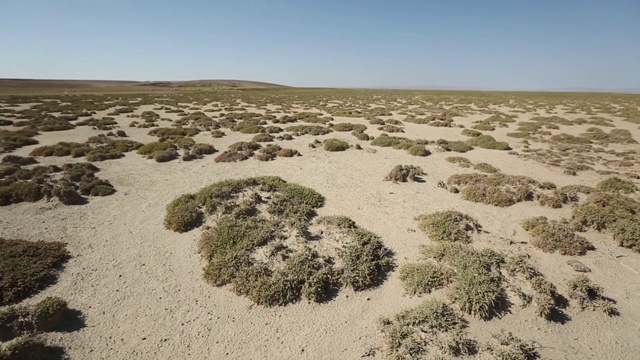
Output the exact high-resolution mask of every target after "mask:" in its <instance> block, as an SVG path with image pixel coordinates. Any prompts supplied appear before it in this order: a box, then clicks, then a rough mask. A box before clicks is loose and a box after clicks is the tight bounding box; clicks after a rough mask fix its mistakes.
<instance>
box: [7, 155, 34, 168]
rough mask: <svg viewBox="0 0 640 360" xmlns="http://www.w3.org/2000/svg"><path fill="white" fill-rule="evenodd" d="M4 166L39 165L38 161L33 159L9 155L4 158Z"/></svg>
mask: <svg viewBox="0 0 640 360" xmlns="http://www.w3.org/2000/svg"><path fill="white" fill-rule="evenodd" d="M2 163H3V164H16V165H21V166H26V165H33V164H37V163H38V160H36V159H34V158H32V157H22V156H17V155H7V156H5V157H3V158H2Z"/></svg>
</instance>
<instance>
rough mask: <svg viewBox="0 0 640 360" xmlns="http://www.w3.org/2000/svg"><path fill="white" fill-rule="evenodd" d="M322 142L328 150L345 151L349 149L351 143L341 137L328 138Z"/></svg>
mask: <svg viewBox="0 0 640 360" xmlns="http://www.w3.org/2000/svg"><path fill="white" fill-rule="evenodd" d="M322 144H323V145H324V149H325V150H326V151H345V150H347V149H349V143H347V142H346V141H344V140H340V139H327V140H325V141H323V142H322Z"/></svg>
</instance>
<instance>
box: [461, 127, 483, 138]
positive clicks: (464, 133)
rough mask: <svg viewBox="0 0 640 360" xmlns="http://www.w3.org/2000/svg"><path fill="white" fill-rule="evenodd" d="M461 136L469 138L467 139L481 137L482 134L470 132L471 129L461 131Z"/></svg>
mask: <svg viewBox="0 0 640 360" xmlns="http://www.w3.org/2000/svg"><path fill="white" fill-rule="evenodd" d="M461 134H462V135H464V136H469V137H476V136H480V135H482V133H481V132H480V131H475V130H471V129H464V130H462V132H461Z"/></svg>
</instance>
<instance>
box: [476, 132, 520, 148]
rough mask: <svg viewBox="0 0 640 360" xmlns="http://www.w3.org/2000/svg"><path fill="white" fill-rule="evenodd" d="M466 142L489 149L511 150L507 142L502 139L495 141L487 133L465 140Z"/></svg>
mask: <svg viewBox="0 0 640 360" xmlns="http://www.w3.org/2000/svg"><path fill="white" fill-rule="evenodd" d="M467 144H469V145H471V146H477V147H480V148H483V149H491V150H511V147H509V144H507V143H506V142H502V141H496V139H494V138H493V137H492V136H489V135H480V136H478V137H474V138H471V139H469V140H467Z"/></svg>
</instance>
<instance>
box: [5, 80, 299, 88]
mask: <svg viewBox="0 0 640 360" xmlns="http://www.w3.org/2000/svg"><path fill="white" fill-rule="evenodd" d="M123 87H125V88H135V87H154V88H215V89H251V88H281V87H287V86H284V85H278V84H271V83H266V82H259V81H246V80H190V81H116V80H45V79H0V89H16V90H18V89H25V90H26V89H30V88H34V89H36V88H37V89H92V88H96V89H97V88H123Z"/></svg>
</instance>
